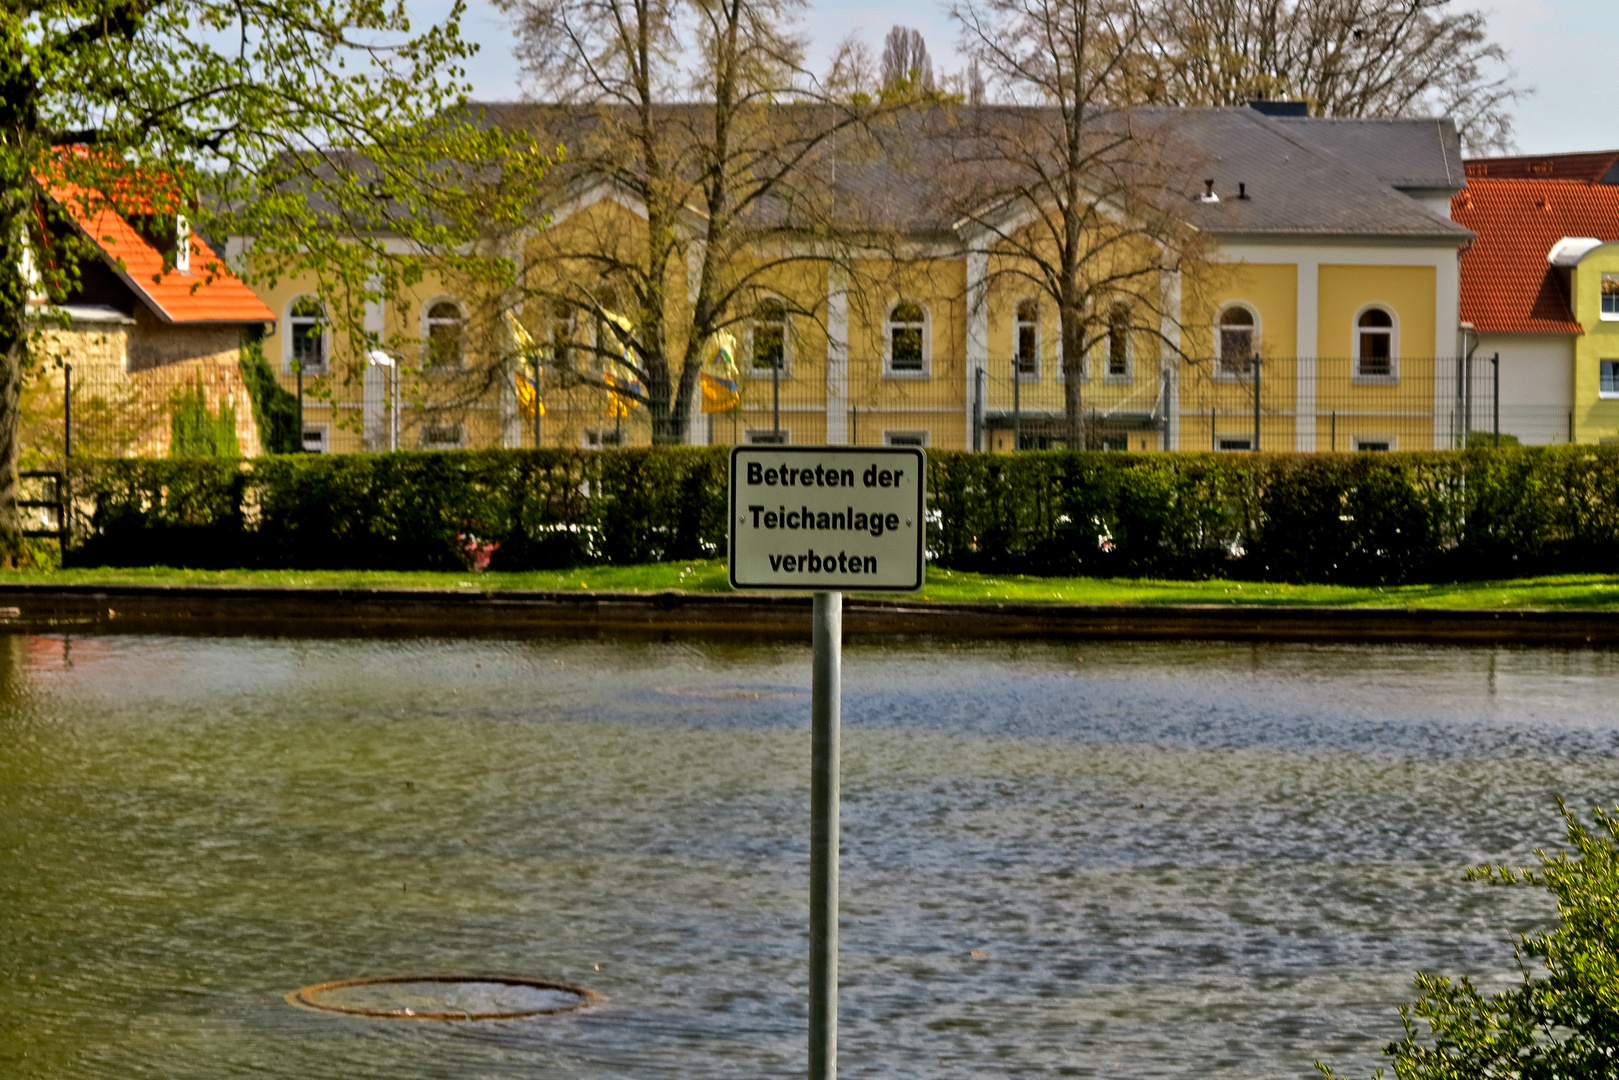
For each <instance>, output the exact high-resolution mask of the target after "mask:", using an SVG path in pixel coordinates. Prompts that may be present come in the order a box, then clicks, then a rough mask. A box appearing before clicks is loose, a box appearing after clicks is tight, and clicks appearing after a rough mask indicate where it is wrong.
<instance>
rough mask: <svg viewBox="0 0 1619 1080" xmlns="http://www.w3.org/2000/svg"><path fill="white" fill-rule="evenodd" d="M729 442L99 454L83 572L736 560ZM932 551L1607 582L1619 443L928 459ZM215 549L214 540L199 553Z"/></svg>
mask: <svg viewBox="0 0 1619 1080" xmlns="http://www.w3.org/2000/svg"><path fill="white" fill-rule="evenodd" d="M726 454H727V451H726V449H725V448H723V447H712V448H691V449H683V448H660V449H656V450H652V449H620V450H603V451H586V450H537V451H536V450H487V451H449V452H444V453H400V454H378V455H324V454H292V455H285V456H274V457H268V458H261V459H258V460H255V461H251V462H243V463H240V464H237V463H225V462H221V461H218V460H214V461H209V460H195V459H192V460H179V459H175V460H167V461H153V460H139V459H122V460H84V459H75V460H74V462H73V463H72V470H73V485H74V492H75V497H76V499H77V500H78V510H77V513H76V517H75V539H74V544H73V547H72V548H71V550H70V551H69V562H71V563H75V564H78V565H101V564H110V565H125V566H128V565H146V564H168V565H183V566H249V567H252V566H257V567H266V568H269V567H298V568H309V569H314V568H332V569H353V568H368V567H375V568H387V569H408V568H420V569H428V568H453V567H461V566H465V565H467V561H468V551H469V546H470V547H472V548H480V549H483V548H487V546H488V545H490V544H496V545H498V546H497V547H495V548H494V550H493V554H492V557H491V561H490V565H491V567H492V568H494V569H504V570H520V569H531V568H532V569H550V568H559V567H566V566H573V565H583V564H592V563H641V562H654V561H659V560H666V559H686V558H701V557H706V556H714V555H721V554H723V553H724V551H725V542H726V519H727V508H726ZM928 498H929V504H930V513H929V524H928V536H927V544H928V552H929V558H930V560H931V561H932V562H934V563H935V564H936V565H939V566H943V567H950V568H953V569H965V570H979V571H985V572H989V573H1007V574H1009V573H1024V574H1087V575H1095V576H1103V577H1166V578H1198V577H1209V576H1225V577H1240V578H1249V579H1258V580H1274V581H1294V582H1336V583H1344V584H1396V583H1406V582H1419V581H1457V580H1477V579H1486V578H1507V577H1525V576H1531V575H1536V574H1549V573H1572V572H1582V571H1611V570H1612V569H1613V567H1614V563H1615V559H1616V556H1619V447H1605V446H1602V447H1592V446H1573V447H1521V448H1503V449H1500V450H1494V449H1483V450H1465V451H1442V452H1433V453H1422V452H1417V453H1361V454H1318V455H1306V454H1274V455H1264V454H1123V453H1106V452H1094V453H1070V452H1066V451H1052V452H1038V453H1036V452H1031V453H1023V454H1016V455H996V454H968V453H959V452H951V451H934V452H932V453H930V454H929V455H928ZM204 538H206V539H204Z"/></svg>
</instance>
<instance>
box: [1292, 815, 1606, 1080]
mask: <svg viewBox="0 0 1619 1080" xmlns="http://www.w3.org/2000/svg"><path fill="white" fill-rule="evenodd" d="M1558 807H1559V808H1560V809H1561V810H1562V812H1563V818H1564V820H1565V822H1566V823H1567V827H1568V840H1569V843H1570V845H1572V847H1573V853H1572V854H1571V853H1570V852H1566V851H1559V852H1557V853H1556V854H1552V855H1548V854H1547V853H1546V852H1544V851H1537V852H1536V853H1535V854H1536V855H1537V856H1538V857H1539V858H1540V863H1541V865H1540V868H1539V869H1538V870H1534V869H1527V870H1511V869H1508V868H1506V867H1488V866H1483V867H1477V868H1475V869H1473V870H1471V871H1469V872H1468V877H1469V878H1470V879H1475V880H1484V881H1490V882H1493V883H1496V884H1501V885H1517V886H1524V885H1528V886H1532V887H1536V888H1543V889H1545V890H1546V891H1547V892H1549V893H1551V894H1552V895H1553V896H1554V897H1555V898H1556V899H1557V915H1558V920H1557V925H1556V927H1554V928H1553V929H1551V930H1548V931H1546V932H1544V933H1539V934H1524V935H1521V936H1520V938H1519V941H1518V944H1517V946H1516V951H1517V954H1518V961H1519V967H1520V968H1521V969H1522V970H1523V981H1522V982H1521V983H1520V984H1519V985H1517V986H1515V987H1513V988H1512V989H1510V990H1504V991H1501V992H1500V993H1496V994H1490V995H1488V996H1486V995H1484V994H1481V993H1479V991H1478V990H1477V989H1476V988H1475V987H1474V986H1473V984H1472V982H1471V981H1470V980H1469V979H1467V978H1466V977H1463V978H1460V979H1451V978H1448V977H1446V976H1443V975H1427V974H1419V975H1418V976H1417V978H1416V984H1417V988H1418V989H1419V990H1420V991H1421V992H1422V996H1421V997H1419V998H1418V999H1417V1000H1416V1002H1415V1003H1413V1004H1411V1005H1407V1006H1401V1008H1400V1019H1401V1020H1402V1021H1403V1022H1404V1024H1405V1038H1403V1039H1401V1040H1400V1041H1398V1042H1394V1043H1390V1044H1389V1045H1388V1047H1387V1048H1386V1049H1385V1050H1384V1053H1385V1054H1387V1055H1388V1056H1389V1057H1390V1058H1392V1059H1393V1065H1394V1075H1395V1076H1397V1077H1399V1078H1400V1080H1486V1078H1488V1080H1507V1078H1514V1080H1518V1078H1521V1080H1553V1078H1558V1080H1585V1078H1590V1080H1598V1078H1608V1077H1613V1076H1615V1075H1619V809H1616V810H1615V811H1613V812H1604V811H1601V810H1596V811H1593V812H1592V817H1593V818H1594V820H1595V822H1596V826H1597V827H1596V828H1595V829H1591V828H1588V827H1587V826H1585V825H1583V824H1581V823H1580V821H1579V820H1578V819H1577V818H1576V817H1575V816H1574V815H1573V814H1572V813H1570V812H1569V810H1568V807H1567V806H1565V805H1563V803H1562V801H1561V800H1559V801H1558ZM1537 965H1538V966H1539V967H1540V968H1542V969H1543V970H1542V971H1540V972H1538V973H1537V972H1536V971H1535V967H1536V966H1537ZM1424 1028H1426V1030H1423V1029H1424ZM1316 1068H1318V1069H1320V1070H1321V1071H1322V1072H1323V1073H1325V1074H1326V1075H1327V1076H1328V1077H1332V1076H1334V1075H1335V1074H1334V1073H1333V1071H1332V1069H1331V1068H1330V1067H1328V1066H1326V1065H1323V1064H1321V1063H1320V1062H1317V1063H1316ZM1378 1075H1379V1076H1381V1075H1382V1070H1378Z"/></svg>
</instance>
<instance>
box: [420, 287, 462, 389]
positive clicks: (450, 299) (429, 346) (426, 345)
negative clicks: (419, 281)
mask: <svg viewBox="0 0 1619 1080" xmlns="http://www.w3.org/2000/svg"><path fill="white" fill-rule="evenodd" d="M440 304H454V305H455V310H456V311H457V312H458V313H459V314H458V316H457V321H458V322H459V323H460V325H461V356H460V358H459V360H458V361H457V362H456V363H455V364H435V363H433V327H435V326H438V325H440V324H442V323H445V322H447V321H448V320H445V319H435V318H433V316H432V314H431V312H432V310H433V309H434V308H435V307H437V306H438V305H440ZM421 321H422V369H423V370H424V371H432V370H435V369H436V370H439V371H465V370H466V367H467V306H466V305H465V304H463V303H462V302H461V301H460V300H459V299H458V298H456V297H454V296H450V295H448V294H446V295H444V296H435V297H433V298H432V299H431V300H429V301H428V302H427V303H425V304H423V305H422V320H421Z"/></svg>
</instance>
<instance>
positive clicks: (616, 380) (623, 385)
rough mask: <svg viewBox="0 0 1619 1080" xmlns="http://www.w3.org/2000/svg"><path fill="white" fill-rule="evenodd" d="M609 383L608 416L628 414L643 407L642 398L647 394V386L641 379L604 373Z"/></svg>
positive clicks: (614, 416) (612, 417) (603, 377)
mask: <svg viewBox="0 0 1619 1080" xmlns="http://www.w3.org/2000/svg"><path fill="white" fill-rule="evenodd" d="M602 379H603V381H605V382H606V383H607V391H608V393H607V418H608V419H609V420H611V419H614V418H616V417H621V416H628V415H630V413H632V412H634V411H635V410H636V409H639V408H640V407H641V402H640V398H641V397H645V396H646V388H645V387H643V386H642V385H641V380H640V379H631V378H623V377H620V376H616V375H603V376H602Z"/></svg>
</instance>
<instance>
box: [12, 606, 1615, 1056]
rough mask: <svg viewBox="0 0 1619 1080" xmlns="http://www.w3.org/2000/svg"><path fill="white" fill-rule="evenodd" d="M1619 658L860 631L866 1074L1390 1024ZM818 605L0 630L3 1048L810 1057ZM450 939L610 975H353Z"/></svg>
mask: <svg viewBox="0 0 1619 1080" xmlns="http://www.w3.org/2000/svg"><path fill="white" fill-rule="evenodd" d="M1616 668H1619V658H1616V657H1614V656H1612V655H1609V654H1604V653H1592V652H1581V653H1572V652H1551V651H1536V652H1529V651H1523V652H1512V651H1490V650H1465V649H1420V648H1347V647H1345V648H1310V647H1298V646H1292V647H1283V646H1275V647H1255V646H1248V645H1243V646H1236V645H1218V644H1186V645H1141V644H1119V645H1102V644H1086V645H1083V646H1077V647H1076V646H1072V645H1030V644H1013V645H1008V644H996V645H983V646H968V645H960V646H951V645H939V644H931V645H921V644H906V645H900V646H895V647H892V648H867V647H861V648H850V649H849V650H848V652H847V654H846V670H845V676H844V679H845V682H844V685H845V705H844V717H845V723H846V725H847V728H846V732H845V741H844V747H845V777H844V796H845V807H844V824H845V841H844V843H845V848H844V850H845V858H844V871H843V905H844V907H843V913H844V924H843V945H844V951H843V979H844V991H843V1012H842V1028H841V1036H842V1047H841V1054H840V1066H841V1068H842V1071H843V1073H844V1074H845V1075H846V1076H849V1077H894V1076H918V1077H962V1078H967V1077H973V1078H976V1077H980V1076H982V1075H984V1074H986V1073H991V1074H997V1075H1000V1074H1014V1073H1020V1074H1040V1075H1067V1076H1107V1077H1156V1076H1184V1077H1194V1076H1195V1077H1198V1078H1209V1077H1231V1078H1236V1077H1243V1078H1251V1077H1284V1076H1285V1077H1297V1076H1306V1075H1309V1074H1310V1072H1311V1069H1310V1063H1311V1061H1312V1060H1313V1059H1314V1058H1315V1057H1316V1056H1318V1055H1320V1056H1324V1057H1327V1058H1329V1059H1330V1060H1333V1061H1334V1062H1337V1063H1340V1064H1343V1065H1347V1066H1350V1067H1351V1068H1352V1069H1353V1068H1356V1067H1359V1066H1370V1065H1371V1064H1373V1063H1374V1061H1375V1059H1376V1057H1377V1051H1378V1049H1379V1048H1380V1047H1381V1045H1382V1044H1383V1043H1384V1042H1386V1041H1388V1040H1389V1039H1390V1038H1391V1037H1393V1036H1394V1035H1395V1034H1396V1030H1397V1020H1396V1017H1395V1015H1394V1012H1393V1009H1392V1005H1393V1003H1394V1002H1397V1001H1400V1000H1404V999H1406V998H1408V997H1409V996H1410V993H1411V992H1410V989H1409V980H1410V974H1411V972H1412V970H1413V969H1414V968H1419V967H1420V968H1426V969H1433V970H1442V971H1451V972H1463V971H1465V972H1471V973H1473V974H1475V975H1477V976H1479V977H1480V978H1481V979H1482V980H1484V982H1485V984H1486V985H1488V984H1489V983H1490V981H1491V980H1494V979H1498V978H1507V977H1510V974H1511V972H1512V970H1513V966H1512V964H1513V962H1512V956H1511V949H1510V944H1509V941H1508V937H1509V932H1510V931H1512V930H1516V929H1521V928H1524V927H1527V926H1530V925H1533V924H1535V922H1536V921H1537V920H1539V919H1543V918H1544V917H1545V914H1546V910H1547V909H1546V906H1545V904H1544V903H1543V902H1542V901H1541V899H1540V898H1539V896H1537V895H1536V894H1533V893H1526V892H1519V891H1514V890H1503V889H1489V888H1484V887H1480V886H1474V885H1468V884H1466V883H1465V882H1463V881H1462V880H1461V871H1462V869H1463V868H1464V867H1466V866H1467V865H1469V864H1471V863H1474V862H1476V861H1481V860H1500V861H1507V862H1516V861H1524V860H1527V859H1529V858H1530V853H1531V851H1532V849H1533V848H1534V847H1535V846H1537V845H1540V844H1546V843H1552V842H1555V841H1556V840H1557V839H1558V830H1557V827H1556V826H1557V822H1556V820H1555V818H1554V814H1553V809H1552V806H1551V797H1552V795H1553V794H1554V793H1561V794H1563V795H1565V796H1567V797H1568V798H1570V799H1571V800H1572V801H1573V802H1574V803H1575V804H1576V805H1588V804H1592V803H1612V802H1613V801H1615V798H1616V786H1615V783H1614V780H1615V778H1616V774H1619V769H1616V757H1615V751H1616V747H1619V721H1616V720H1615V718H1614V710H1613V709H1612V707H1611V697H1612V694H1611V690H1610V687H1611V686H1612V685H1613V683H1612V678H1613V676H1614V674H1615V673H1616ZM808 671H809V655H808V649H807V647H800V646H787V645H758V646H748V647H743V646H734V645H703V644H673V645H671V644H646V643H634V642H630V643H604V642H592V641H553V640H541V641H513V642H507V643H499V642H487V641H476V642H464V641H424V642H397V641H389V642H363V641H292V640H252V639H241V640H226V641H209V640H200V639H169V638H135V637H92V638H82V639H74V640H72V641H71V642H69V641H65V640H63V639H62V638H53V637H40V638H26V639H25V638H8V639H0V678H3V686H4V696H3V698H0V1077H3V1078H6V1080H9V1078H12V1077H19V1078H21V1077H29V1078H33V1077H51V1078H92V1077H93V1078H118V1080H129V1078H138V1077H153V1078H158V1077H161V1078H164V1080H190V1078H197V1080H203V1078H208V1080H215V1078H228V1077H245V1076H254V1077H276V1078H282V1077H284V1078H287V1080H321V1078H328V1077H330V1078H337V1077H343V1078H351V1077H355V1076H374V1077H404V1076H409V1077H423V1078H432V1077H445V1078H449V1077H455V1078H458V1080H459V1078H474V1077H475V1078H483V1077H508V1076H509V1077H517V1076H523V1077H532V1076H537V1075H549V1076H566V1077H585V1078H596V1077H602V1078H605V1077H648V1076H671V1077H673V1076H680V1077H697V1078H706V1077H738V1078H741V1077H749V1078H752V1077H788V1076H794V1075H801V1074H802V1069H803V1061H804V1052H803V1039H804V1035H803V1032H804V1024H805V1010H804V1005H803V997H804V991H805V958H806V953H807V946H806V940H805V930H806V924H807V921H808V919H807V904H806V889H807V876H808V857H807V856H808V828H807V812H808V801H809V800H808V753H809V747H808V738H807V726H808V712H809V709H808V701H807V700H806V698H805V697H804V695H803V692H804V688H805V687H806V686H807V681H808ZM424 971H454V972H489V973H495V972H500V973H514V974H523V975H530V976H534V977H537V978H544V979H554V980H557V981H560V982H565V983H574V984H579V985H584V986H589V987H592V988H594V989H598V990H601V991H602V992H604V993H606V994H607V995H609V996H610V998H611V1002H610V1003H609V1004H608V1005H606V1006H604V1007H602V1008H600V1009H592V1010H589V1011H586V1012H583V1013H574V1014H567V1015H563V1016H555V1017H547V1018H542V1019H537V1020H527V1021H511V1022H496V1023H482V1024H408V1023H395V1022H388V1021H378V1020H363V1019H354V1018H345V1017H339V1016H330V1015H321V1014H317V1013H310V1012H306V1011H303V1010H299V1009H295V1008H292V1007H290V1006H288V1005H287V1004H286V1003H285V1002H284V1001H283V1000H282V996H283V995H284V994H286V993H287V992H288V991H289V990H292V989H295V988H297V987H300V986H306V985H309V984H311V983H316V982H321V981H325V980H330V979H339V978H345V977H351V976H362V975H388V974H403V973H411V972H424Z"/></svg>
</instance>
